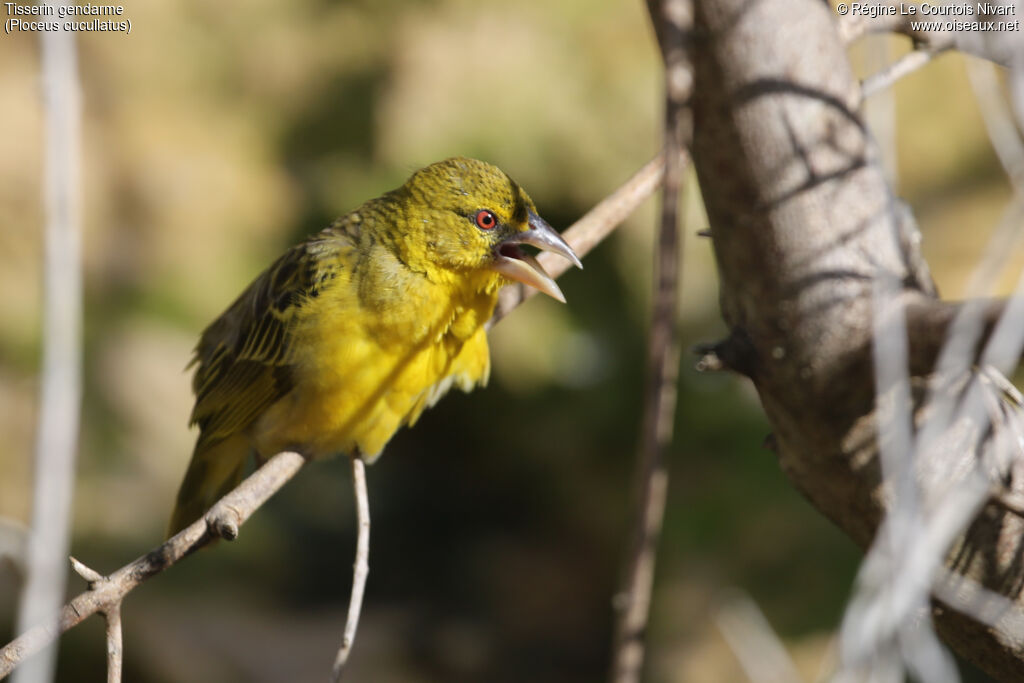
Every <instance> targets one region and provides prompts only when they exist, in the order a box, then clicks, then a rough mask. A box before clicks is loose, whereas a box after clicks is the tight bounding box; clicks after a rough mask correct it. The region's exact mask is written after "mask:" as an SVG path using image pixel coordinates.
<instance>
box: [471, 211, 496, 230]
mask: <svg viewBox="0 0 1024 683" xmlns="http://www.w3.org/2000/svg"><path fill="white" fill-rule="evenodd" d="M497 224H498V219H497V218H495V216H494V214H493V213H491V212H490V211H488V210H487V209H482V210H480V211H477V212H476V227H478V228H480V229H481V230H490V229H491V228H493V227H494V226H496V225H497Z"/></svg>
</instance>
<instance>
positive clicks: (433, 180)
mask: <svg viewBox="0 0 1024 683" xmlns="http://www.w3.org/2000/svg"><path fill="white" fill-rule="evenodd" d="M524 244H528V245H531V246H534V247H537V248H539V249H544V250H548V251H553V252H555V253H557V254H561V255H562V256H564V257H565V258H567V259H569V260H570V261H572V262H573V264H575V265H576V266H577V267H580V268H582V267H583V266H582V264H581V263H580V261H579V259H578V258H577V257H576V254H575V253H574V252H573V250H572V249H571V248H570V247H569V245H568V244H566V243H565V241H564V240H563V239H562V238H561V237H560V236H559V235H558V233H557V232H555V231H554V229H552V227H551V226H550V225H548V224H547V223H546V222H544V220H542V219H541V218H540V217H539V216H538V215H537V210H536V207H535V206H534V204H533V201H532V200H531V199H530V197H529V196H527V194H526V192H524V191H523V190H522V188H520V187H519V185H517V184H516V183H515V182H514V181H513V180H512V179H511V178H509V177H508V176H507V175H505V174H504V173H503V172H502V171H501V170H500V169H498V168H495V167H494V166H491V165H490V164H486V163H484V162H482V161H476V160H474V159H465V158H453V159H448V160H446V161H441V162H439V163H436V164H432V165H430V166H427V167H426V168H423V169H420V170H419V171H417V172H416V173H414V174H413V175H412V176H411V177H410V178H409V179H408V180H407V181H406V183H405V184H404V185H402V186H401V187H399V188H398V189H396V190H392V191H391V192H388V193H386V194H384V195H383V196H381V197H378V198H376V199H371V200H370V201H368V202H366V203H365V204H363V205H362V206H360V207H359V208H357V209H356V210H354V211H352V212H351V213H349V214H348V215H346V216H343V217H342V218H340V219H338V220H337V221H335V222H334V223H333V224H332V225H331V226H330V227H328V228H326V229H325V230H323V231H321V232H319V233H317V234H315V235H312V236H311V237H309V238H308V239H306V240H305V241H304V242H302V243H300V244H298V245H296V246H294V247H292V248H291V249H289V250H288V251H287V252H285V253H284V255H283V256H281V257H280V258H279V259H277V261H276V262H275V263H274V264H273V265H271V266H270V268H268V269H267V270H266V271H264V272H263V273H262V274H261V275H260V276H259V277H257V278H256V280H255V281H253V283H252V284H251V285H249V287H248V288H247V289H246V290H245V291H244V292H242V294H241V296H239V297H238V299H236V300H235V302H234V303H233V304H231V306H230V307H228V309H227V310H226V311H224V313H222V314H221V316H220V317H219V318H217V319H216V320H215V321H213V323H212V324H211V325H210V326H209V327H207V328H206V330H205V331H204V332H203V334H202V337H201V338H200V340H199V344H198V345H197V347H196V350H195V357H194V358H193V361H192V364H193V365H196V366H197V367H196V371H195V376H194V378H193V381H192V388H193V391H194V392H195V395H196V403H195V407H194V408H193V410H192V424H194V425H198V426H199V437H198V440H197V441H196V447H195V451H194V452H193V454H192V461H191V462H190V463H189V466H188V471H187V472H186V473H185V479H184V481H182V484H181V489H180V490H179V491H178V498H177V503H176V505H175V509H174V513H173V515H172V517H171V523H170V532H171V533H172V534H173V533H176V532H177V531H179V530H181V529H182V528H184V527H185V526H187V525H189V524H191V523H192V522H193V521H195V520H196V519H198V518H199V517H200V516H201V515H203V514H204V513H205V512H206V510H207V509H208V508H209V507H210V506H211V505H212V504H213V503H215V502H216V501H217V500H218V499H219V498H221V497H222V496H223V495H224V494H226V493H227V492H228V491H230V490H231V489H233V488H234V487H235V486H237V485H238V482H239V481H240V480H241V477H242V471H243V469H244V467H245V464H246V461H247V459H248V458H249V456H250V455H251V454H255V455H256V456H257V457H258V458H268V457H270V456H272V455H274V454H275V453H278V452H280V451H284V450H294V451H298V452H300V453H302V454H303V455H305V456H306V457H308V458H319V457H325V456H329V455H334V454H340V453H347V454H349V455H353V456H357V457H361V458H363V459H364V460H366V461H367V462H372V461H373V460H374V459H375V458H377V456H378V455H380V452H381V450H382V449H383V448H384V446H385V444H386V443H387V442H388V440H389V439H390V438H391V436H392V435H393V434H394V433H395V431H396V430H398V428H399V427H401V426H403V425H412V424H413V423H414V422H416V419H417V418H418V417H419V416H420V414H421V413H422V412H423V410H424V409H425V408H428V407H430V406H432V405H434V403H436V402H437V400H438V399H440V398H441V397H442V396H443V395H444V394H445V393H446V392H447V391H448V390H449V389H450V388H451V387H452V386H456V387H458V388H459V389H462V390H463V391H470V390H472V389H473V388H475V387H476V386H479V385H483V384H486V382H487V376H488V374H489V371H490V354H489V351H488V348H487V335H486V331H485V329H484V325H485V323H486V322H487V321H488V320H489V319H490V318H491V315H492V313H493V312H494V307H495V304H496V303H497V300H498V290H499V288H500V287H501V286H502V285H503V284H505V283H507V282H508V281H509V280H516V281H519V282H522V283H524V284H527V285H529V286H531V287H534V288H536V289H538V290H540V291H541V292H544V293H545V294H548V295H550V296H552V297H554V298H555V299H558V300H559V301H562V302H564V301H565V298H564V297H563V296H562V292H561V291H560V290H559V289H558V286H557V285H556V284H555V282H554V280H552V279H551V277H550V276H549V275H548V274H547V273H546V272H545V271H544V269H543V268H541V266H540V264H538V263H537V261H536V260H535V259H534V258H533V257H532V256H531V255H529V254H528V253H525V252H524V251H523V250H522V249H521V248H520V246H521V245H524ZM190 367H191V366H190Z"/></svg>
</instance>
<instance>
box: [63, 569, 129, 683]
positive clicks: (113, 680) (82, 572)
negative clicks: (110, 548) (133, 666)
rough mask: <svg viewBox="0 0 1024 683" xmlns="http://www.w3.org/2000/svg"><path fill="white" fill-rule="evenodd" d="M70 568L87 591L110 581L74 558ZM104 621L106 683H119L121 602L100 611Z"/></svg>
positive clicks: (121, 649) (121, 648)
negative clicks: (86, 585) (87, 588)
mask: <svg viewBox="0 0 1024 683" xmlns="http://www.w3.org/2000/svg"><path fill="white" fill-rule="evenodd" d="M71 568H72V569H74V570H75V573H76V574H78V575H79V576H81V577H82V578H83V579H85V580H86V582H88V584H89V590H91V591H95V590H97V589H98V588H99V587H100V586H101V585H102V584H104V583H108V582H109V581H110V579H108V578H107V577H105V576H103V575H102V574H100V573H99V572H98V571H96V570H95V569H92V568H91V567H88V566H86V565H84V564H82V563H81V562H79V561H78V560H76V559H75V558H74V557H72V558H71ZM100 612H101V613H102V614H103V618H104V620H105V621H106V622H107V683H121V668H122V667H121V661H122V659H123V657H122V653H123V651H124V647H123V642H122V637H121V601H120V600H116V601H114V602H113V604H111V605H108V606H107V607H104V608H103V609H101V610H100Z"/></svg>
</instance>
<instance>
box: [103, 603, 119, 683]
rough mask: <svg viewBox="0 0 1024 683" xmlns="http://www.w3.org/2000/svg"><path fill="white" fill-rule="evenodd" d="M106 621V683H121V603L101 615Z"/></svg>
mask: <svg viewBox="0 0 1024 683" xmlns="http://www.w3.org/2000/svg"><path fill="white" fill-rule="evenodd" d="M103 615H104V617H105V618H106V620H107V683H121V660H122V652H123V650H124V646H123V643H122V639H121V603H120V602H118V603H116V604H115V605H114V606H113V607H111V608H110V609H108V610H107V611H106V612H104V613H103Z"/></svg>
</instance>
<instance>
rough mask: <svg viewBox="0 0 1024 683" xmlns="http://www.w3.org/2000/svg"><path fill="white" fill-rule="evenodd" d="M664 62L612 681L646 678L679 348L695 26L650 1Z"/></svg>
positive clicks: (683, 4) (677, 7) (684, 7)
mask: <svg viewBox="0 0 1024 683" xmlns="http://www.w3.org/2000/svg"><path fill="white" fill-rule="evenodd" d="M647 8H648V12H649V13H650V15H651V20H652V21H653V23H654V25H655V31H656V33H657V36H658V40H659V43H660V45H661V50H662V57H663V58H664V61H665V93H666V95H665V159H666V165H665V180H664V183H663V187H662V202H661V225H660V230H659V234H658V243H657V247H656V249H657V251H656V253H655V259H654V287H655V291H654V306H653V311H652V322H651V330H650V338H649V342H648V355H647V361H648V365H647V371H646V376H647V377H646V390H645V396H644V421H643V432H642V435H641V445H640V452H639V454H638V461H637V474H638V477H637V480H638V484H639V488H638V490H639V496H638V499H637V507H638V509H637V514H636V520H635V522H634V528H633V531H632V536H633V537H632V541H631V545H630V549H629V555H627V558H626V572H625V576H624V579H623V584H622V588H621V589H620V591H619V593H618V595H617V596H616V598H615V607H616V609H617V610H618V614H617V619H616V628H615V642H614V644H613V652H612V667H611V671H610V680H611V681H612V682H613V683H634V682H636V681H639V680H640V674H641V672H642V670H643V663H644V631H645V630H646V627H647V620H648V616H649V614H650V603H651V591H652V588H653V585H654V565H655V560H656V558H657V545H658V538H659V536H660V535H661V525H662V518H663V517H664V512H665V495H666V491H667V488H668V470H667V468H666V466H665V460H664V451H665V448H666V447H667V446H668V445H669V443H671V441H672V427H673V420H674V417H675V403H676V391H677V386H676V376H677V373H678V370H679V346H678V342H677V340H676V335H675V320H676V299H677V296H678V289H679V285H678V280H679V248H680V244H679V188H680V184H681V182H682V175H683V168H684V164H685V163H686V161H685V158H684V156H683V153H682V152H683V112H684V106H685V102H686V100H687V99H688V98H689V88H690V85H691V83H692V79H690V78H688V77H687V75H686V73H685V72H686V71H687V57H686V53H685V37H684V36H685V31H686V30H687V29H688V27H689V26H690V25H691V24H692V7H691V5H690V4H689V3H688V2H687V1H686V0H661V2H658V1H657V0H649V2H648V4H647Z"/></svg>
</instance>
